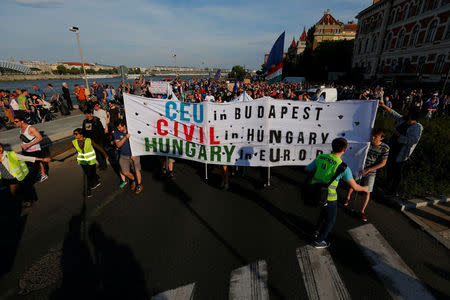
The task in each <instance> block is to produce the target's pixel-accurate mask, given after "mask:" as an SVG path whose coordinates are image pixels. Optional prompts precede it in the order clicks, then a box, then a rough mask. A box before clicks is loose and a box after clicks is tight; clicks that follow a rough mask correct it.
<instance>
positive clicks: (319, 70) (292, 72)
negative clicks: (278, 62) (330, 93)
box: [283, 27, 354, 80]
mask: <svg viewBox="0 0 450 300" xmlns="http://www.w3.org/2000/svg"><path fill="white" fill-rule="evenodd" d="M313 32H314V27H311V28H310V29H309V30H308V39H307V40H306V48H305V51H304V52H303V53H302V54H301V55H300V56H296V55H294V56H292V55H287V56H286V58H285V59H284V63H283V75H284V76H306V77H307V78H308V79H310V80H327V79H328V72H346V73H347V74H350V73H351V64H352V54H353V43H354V41H353V40H342V41H325V42H322V43H319V45H318V46H317V48H316V49H315V50H314V51H313V49H312V45H313V42H312V39H313Z"/></svg>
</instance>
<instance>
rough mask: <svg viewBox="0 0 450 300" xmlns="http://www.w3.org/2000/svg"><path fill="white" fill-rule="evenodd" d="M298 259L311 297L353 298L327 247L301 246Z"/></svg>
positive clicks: (321, 299)
mask: <svg viewBox="0 0 450 300" xmlns="http://www.w3.org/2000/svg"><path fill="white" fill-rule="evenodd" d="M297 259H298V264H299V265H300V269H301V270H302V277H303V282H304V283H305V287H306V292H307V294H308V298H309V299H311V300H316V299H320V300H325V299H330V300H334V299H342V300H345V299H351V297H350V294H349V293H348V291H347V288H346V287H345V285H344V282H343V281H342V279H341V277H340V276H339V273H338V271H337V269H336V267H335V265H334V262H333V259H332V258H331V255H330V253H329V252H328V250H327V249H315V248H314V247H312V246H310V245H307V246H304V247H301V248H298V249H297Z"/></svg>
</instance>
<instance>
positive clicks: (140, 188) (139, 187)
mask: <svg viewBox="0 0 450 300" xmlns="http://www.w3.org/2000/svg"><path fill="white" fill-rule="evenodd" d="M143 189H144V187H143V186H142V184H139V185H138V186H137V188H136V194H140V193H141V192H142V190H143Z"/></svg>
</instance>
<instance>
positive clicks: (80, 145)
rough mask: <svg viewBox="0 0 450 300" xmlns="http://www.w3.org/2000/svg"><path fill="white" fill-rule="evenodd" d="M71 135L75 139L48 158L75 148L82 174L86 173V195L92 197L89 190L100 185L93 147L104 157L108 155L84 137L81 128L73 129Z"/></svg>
mask: <svg viewBox="0 0 450 300" xmlns="http://www.w3.org/2000/svg"><path fill="white" fill-rule="evenodd" d="M73 135H74V137H75V139H74V140H73V141H72V143H70V144H68V145H67V146H66V147H65V148H63V149H61V150H60V151H58V152H56V153H53V154H52V155H50V158H53V157H55V156H58V155H60V154H62V153H64V152H66V151H68V150H70V149H73V148H75V149H76V150H77V152H78V155H77V162H78V164H79V165H80V166H81V167H82V168H83V172H84V174H86V177H87V184H88V186H87V196H88V197H92V192H91V190H93V189H96V188H97V187H99V186H100V185H101V183H100V181H99V176H98V175H97V172H96V163H97V159H96V156H95V150H94V148H95V149H97V150H98V151H100V153H102V154H103V155H104V156H105V158H106V159H108V155H107V154H106V152H105V150H103V148H102V147H100V146H99V145H97V144H96V143H95V142H94V141H92V140H91V139H90V138H85V137H84V134H83V130H82V129H81V128H77V129H75V130H74V131H73Z"/></svg>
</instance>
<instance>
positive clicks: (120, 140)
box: [113, 120, 143, 194]
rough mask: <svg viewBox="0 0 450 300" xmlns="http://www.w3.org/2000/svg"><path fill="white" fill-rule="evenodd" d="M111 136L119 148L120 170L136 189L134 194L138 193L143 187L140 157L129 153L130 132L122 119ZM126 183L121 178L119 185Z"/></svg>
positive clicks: (132, 188)
mask: <svg viewBox="0 0 450 300" xmlns="http://www.w3.org/2000/svg"><path fill="white" fill-rule="evenodd" d="M113 138H114V142H115V144H116V146H117V148H118V149H119V154H120V158H119V165H120V172H121V174H123V175H124V176H125V177H126V178H128V179H129V180H130V181H131V185H130V187H131V190H132V191H134V190H136V194H140V193H141V192H142V189H143V186H142V175H141V162H140V157H139V156H133V155H132V154H131V147H130V140H129V139H130V134H129V133H128V130H127V125H126V124H125V121H123V120H122V121H120V122H119V123H118V124H117V130H115V131H114V135H113ZM133 171H134V174H133ZM126 184H127V182H126V180H122V182H121V183H120V187H121V188H123V187H124V186H125V185H126Z"/></svg>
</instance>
